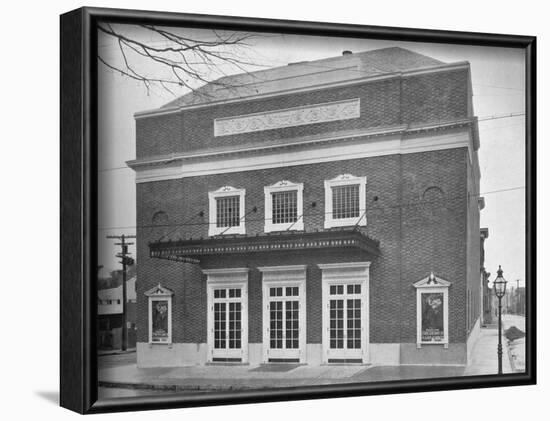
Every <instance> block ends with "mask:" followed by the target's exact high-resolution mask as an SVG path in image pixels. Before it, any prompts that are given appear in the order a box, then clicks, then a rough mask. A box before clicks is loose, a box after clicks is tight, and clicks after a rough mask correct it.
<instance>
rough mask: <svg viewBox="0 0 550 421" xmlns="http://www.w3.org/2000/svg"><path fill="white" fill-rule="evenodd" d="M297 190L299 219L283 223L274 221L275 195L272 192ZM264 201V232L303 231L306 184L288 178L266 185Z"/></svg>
mask: <svg viewBox="0 0 550 421" xmlns="http://www.w3.org/2000/svg"><path fill="white" fill-rule="evenodd" d="M287 191H295V192H297V193H296V196H297V197H296V214H297V217H298V220H297V221H296V222H286V223H282V224H274V223H273V197H272V196H271V194H272V193H279V192H287ZM264 202H265V206H264V208H265V226H264V232H273V231H287V230H291V231H303V229H304V218H303V214H304V184H303V183H293V182H291V181H288V180H281V181H279V182H277V183H275V184H273V185H271V186H266V187H264Z"/></svg>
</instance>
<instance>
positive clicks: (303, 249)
mask: <svg viewBox="0 0 550 421" xmlns="http://www.w3.org/2000/svg"><path fill="white" fill-rule="evenodd" d="M135 117H136V125H137V127H136V132H137V147H136V159H135V160H133V161H130V162H128V165H129V166H130V167H131V168H132V169H134V170H135V173H136V183H137V226H138V229H137V261H138V265H137V272H138V279H139V283H138V287H137V300H138V314H137V325H138V337H137V359H138V365H139V366H140V367H150V366H183V365H194V364H207V363H229V362H231V363H237V362H240V363H249V364H260V363H273V362H294V363H303V364H313V365H315V364H330V363H364V364H386V365H388V364H393V365H397V364H466V363H467V361H468V357H469V352H470V348H471V345H472V344H473V341H474V340H475V338H476V335H477V333H478V331H479V327H480V323H479V319H480V314H479V313H480V311H479V309H480V307H481V302H480V243H479V241H480V240H479V235H480V234H479V233H480V227H479V214H480V202H479V179H480V172H479V165H478V152H477V151H478V148H479V139H478V129H477V120H476V118H475V117H474V113H473V107H472V86H471V76H470V65H469V63H468V62H457V63H443V62H441V61H438V60H435V59H433V58H430V57H427V56H424V55H420V54H417V53H415V52H412V51H409V50H405V49H402V48H385V49H380V50H374V51H367V52H363V53H352V52H349V51H345V52H344V53H343V54H342V55H341V56H338V57H333V58H327V59H323V60H317V61H310V62H298V63H291V64H289V65H287V66H283V67H278V68H272V69H268V70H262V71H258V72H253V73H246V74H240V75H235V76H228V77H225V78H222V79H220V80H218V81H216V82H215V83H211V84H207V85H205V86H203V87H201V88H200V89H198V90H197V91H195V92H192V93H189V94H187V95H184V96H182V97H181V98H178V99H176V100H175V101H172V102H171V103H169V104H167V105H165V106H163V107H161V108H159V109H155V110H152V111H146V112H140V113H137V114H136V116H135Z"/></svg>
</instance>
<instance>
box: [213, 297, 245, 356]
mask: <svg viewBox="0 0 550 421" xmlns="http://www.w3.org/2000/svg"><path fill="white" fill-rule="evenodd" d="M212 293H213V300H212V311H213V326H212V330H213V336H214V338H213V347H212V361H226V362H231V361H235V362H237V361H238V362H240V361H242V354H243V290H242V288H241V287H229V288H221V287H214V288H213V290H212Z"/></svg>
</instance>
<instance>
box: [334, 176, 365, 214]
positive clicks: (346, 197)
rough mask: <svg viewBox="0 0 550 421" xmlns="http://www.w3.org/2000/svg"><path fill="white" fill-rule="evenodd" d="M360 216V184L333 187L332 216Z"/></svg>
mask: <svg viewBox="0 0 550 421" xmlns="http://www.w3.org/2000/svg"><path fill="white" fill-rule="evenodd" d="M358 216H359V184H354V185H350V186H334V187H332V218H333V219H345V218H357V217H358Z"/></svg>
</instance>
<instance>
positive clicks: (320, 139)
mask: <svg viewBox="0 0 550 421" xmlns="http://www.w3.org/2000/svg"><path fill="white" fill-rule="evenodd" d="M473 122H474V120H472V119H470V118H467V119H462V120H456V121H452V122H444V123H434V124H427V125H426V124H423V125H418V126H410V125H399V126H392V127H385V128H376V129H360V130H353V131H346V132H338V133H331V134H330V135H328V136H327V135H319V136H305V137H302V138H297V139H294V140H292V141H289V142H284V143H277V144H260V145H254V146H244V147H242V146H235V147H233V148H231V149H229V148H228V149H221V150H198V151H192V152H188V153H181V154H171V155H163V156H155V157H152V158H144V159H134V160H130V161H127V162H126V164H127V165H128V166H129V167H130V168H132V169H134V170H138V169H139V168H140V167H146V166H158V165H175V164H178V163H180V162H181V163H183V162H184V161H188V160H199V159H212V158H218V157H228V156H237V155H249V154H254V153H256V154H257V153H267V152H273V151H279V150H283V149H291V148H297V147H298V148H299V147H303V146H311V145H316V144H324V143H332V142H342V141H346V140H350V139H354V138H366V139H370V138H375V137H382V136H391V135H403V136H411V135H415V134H423V133H430V132H431V133H433V132H436V131H441V130H447V129H454V128H460V127H467V126H471V125H472V123H473Z"/></svg>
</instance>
